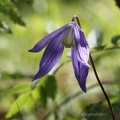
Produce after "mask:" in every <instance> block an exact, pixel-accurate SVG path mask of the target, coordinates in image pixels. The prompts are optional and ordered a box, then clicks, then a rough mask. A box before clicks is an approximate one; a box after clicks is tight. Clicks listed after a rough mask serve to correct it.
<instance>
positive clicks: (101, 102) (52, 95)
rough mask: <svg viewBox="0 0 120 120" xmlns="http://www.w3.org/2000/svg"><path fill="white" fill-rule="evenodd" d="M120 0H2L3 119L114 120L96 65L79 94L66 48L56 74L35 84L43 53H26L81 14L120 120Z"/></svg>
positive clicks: (0, 68)
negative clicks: (85, 86) (34, 79)
mask: <svg viewBox="0 0 120 120" xmlns="http://www.w3.org/2000/svg"><path fill="white" fill-rule="evenodd" d="M118 1H119V0H113V1H111V2H110V1H109V0H106V1H104V0H102V1H101V0H98V1H92V0H91V1H87V0H84V1H83V0H76V1H73V0H71V1H69V0H59V1H56V0H50V1H49V0H39V1H38V0H0V119H3V120H4V119H22V120H82V119H86V120H94V119H95V120H101V119H102V120H107V119H111V114H110V110H109V108H108V104H107V103H106V100H105V98H104V96H103V94H102V92H101V89H100V87H99V85H98V83H96V79H95V77H94V75H93V74H94V73H93V69H92V67H91V69H90V72H89V75H88V79H87V93H86V94H85V93H83V92H82V91H81V90H80V88H79V86H78V84H77V82H76V79H75V77H74V72H73V68H72V66H71V62H70V61H71V59H70V56H69V58H68V57H67V56H65V55H66V54H67V53H68V52H70V51H69V49H65V52H64V54H65V55H63V56H65V57H62V58H61V60H60V61H59V64H58V65H56V66H55V69H54V70H53V71H52V72H51V73H52V74H51V73H49V75H46V76H44V77H42V78H41V79H40V80H38V81H35V82H31V80H32V77H33V74H34V73H35V71H36V70H37V67H36V66H38V64H37V63H38V61H39V59H40V58H39V56H41V55H42V53H43V51H42V52H41V53H38V54H39V55H38V54H29V53H28V52H27V51H28V49H30V48H31V46H32V45H33V44H34V43H35V42H36V41H38V40H39V39H40V38H42V37H43V36H45V35H46V34H48V33H49V32H52V31H53V30H55V29H56V28H59V27H60V26H62V25H63V24H65V23H68V22H69V21H71V17H72V16H73V15H74V14H77V15H78V16H79V17H80V21H81V25H82V28H83V30H84V32H85V34H86V36H87V38H88V42H89V47H90V52H91V54H92V56H93V60H94V62H95V66H96V68H97V71H98V74H99V77H100V79H101V81H102V82H103V85H104V88H105V90H106V92H107V94H108V96H109V99H110V101H111V103H112V105H113V108H114V111H115V115H116V120H119V118H120V115H119V114H120V111H119V108H120V74H119V71H120V56H119V54H120V51H119V49H120V28H119V19H120V14H119V8H118V7H119V2H118ZM68 2H69V4H68ZM115 2H116V3H115ZM115 4H117V6H118V7H117V6H116V5H115ZM4 33H10V34H4ZM11 33H13V34H11Z"/></svg>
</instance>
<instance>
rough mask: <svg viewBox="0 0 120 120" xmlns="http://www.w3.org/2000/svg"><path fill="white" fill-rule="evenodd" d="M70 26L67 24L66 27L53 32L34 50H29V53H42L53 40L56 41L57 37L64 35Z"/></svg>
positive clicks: (38, 43) (36, 45)
mask: <svg viewBox="0 0 120 120" xmlns="http://www.w3.org/2000/svg"><path fill="white" fill-rule="evenodd" d="M68 25H69V24H66V25H65V26H63V27H61V28H59V29H57V30H55V31H53V32H52V33H50V34H48V35H47V36H45V37H44V38H42V39H41V40H39V41H38V42H37V43H36V44H35V45H34V46H33V48H32V49H30V50H29V52H40V51H41V50H42V49H43V48H44V47H45V46H46V45H48V44H49V43H50V42H51V41H52V40H54V39H56V37H57V36H59V35H60V34H61V33H63V32H64V31H65V30H66V28H67V27H68Z"/></svg>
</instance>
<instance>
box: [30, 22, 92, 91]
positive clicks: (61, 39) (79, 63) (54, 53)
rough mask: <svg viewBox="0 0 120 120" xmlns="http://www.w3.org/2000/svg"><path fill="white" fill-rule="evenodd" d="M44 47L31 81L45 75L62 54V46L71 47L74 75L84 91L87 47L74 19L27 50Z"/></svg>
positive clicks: (37, 49)
mask: <svg viewBox="0 0 120 120" xmlns="http://www.w3.org/2000/svg"><path fill="white" fill-rule="evenodd" d="M44 47H46V49H45V52H44V53H43V56H42V58H41V61H40V64H39V70H38V72H37V74H36V75H35V76H34V77H33V81H34V80H36V79H39V78H41V77H42V76H44V75H46V74H47V73H48V72H49V71H50V70H51V69H52V68H53V67H54V65H55V64H56V63H57V62H58V60H59V59H60V57H61V56H62V53H63V50H64V48H65V47H66V48H71V59H72V64H73V68H74V73H75V77H76V79H77V80H78V83H79V85H80V87H81V89H82V90H83V91H84V92H86V77H87V75H88V70H89V68H90V66H89V64H88V59H89V47H88V43H87V40H86V38H85V35H84V32H83V30H82V29H81V28H80V27H79V25H78V24H76V23H75V22H74V21H72V22H70V23H68V24H66V25H65V26H63V27H61V28H59V29H57V30H55V31H54V32H52V33H50V34H48V35H47V36H45V37H44V38H42V39H41V40H40V41H38V42H37V43H36V44H35V45H34V47H33V48H32V49H30V50H29V52H40V51H41V50H42V49H43V48H44Z"/></svg>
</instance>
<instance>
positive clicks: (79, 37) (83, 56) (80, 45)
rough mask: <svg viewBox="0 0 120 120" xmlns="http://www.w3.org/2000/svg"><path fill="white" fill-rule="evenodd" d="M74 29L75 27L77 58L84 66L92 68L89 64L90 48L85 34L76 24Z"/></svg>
mask: <svg viewBox="0 0 120 120" xmlns="http://www.w3.org/2000/svg"><path fill="white" fill-rule="evenodd" d="M73 27H74V35H75V36H74V40H75V41H74V42H75V48H76V52H77V58H78V60H79V61H80V62H81V63H82V64H84V65H86V66H88V67H90V66H89V64H88V59H89V46H88V43H87V40H86V38H85V36H84V32H83V31H82V29H81V28H80V27H79V26H78V25H77V24H74V26H73Z"/></svg>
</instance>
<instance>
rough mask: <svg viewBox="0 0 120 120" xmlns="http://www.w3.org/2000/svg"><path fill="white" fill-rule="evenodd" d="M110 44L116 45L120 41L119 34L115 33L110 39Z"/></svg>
mask: <svg viewBox="0 0 120 120" xmlns="http://www.w3.org/2000/svg"><path fill="white" fill-rule="evenodd" d="M111 42H112V44H114V45H118V42H120V35H115V36H113V37H112V39H111Z"/></svg>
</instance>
